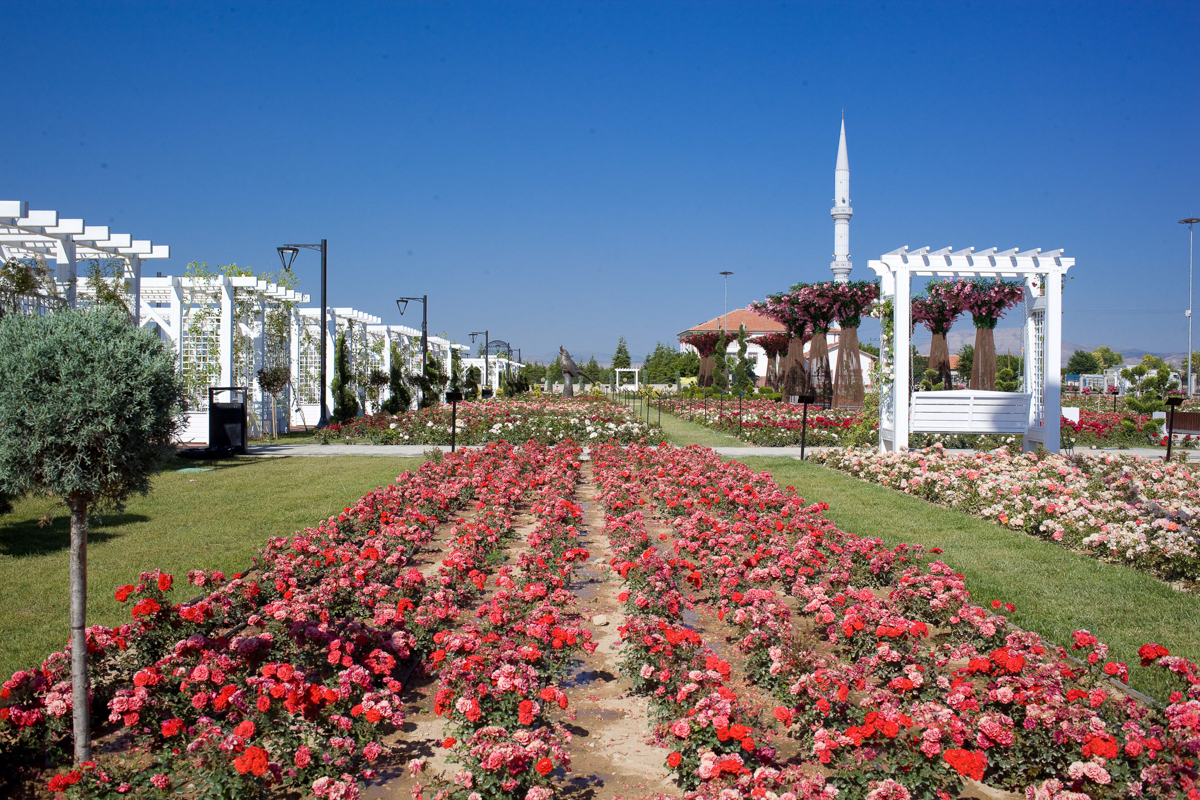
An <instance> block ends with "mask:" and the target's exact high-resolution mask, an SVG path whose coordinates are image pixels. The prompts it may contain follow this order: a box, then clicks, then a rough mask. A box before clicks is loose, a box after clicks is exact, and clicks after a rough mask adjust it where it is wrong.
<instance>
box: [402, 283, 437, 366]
mask: <svg viewBox="0 0 1200 800" xmlns="http://www.w3.org/2000/svg"><path fill="white" fill-rule="evenodd" d="M409 303H420V304H421V373H422V374H424V373H425V362H426V360H427V354H428V353H429V295H427V294H423V295H421V296H420V297H401V298H400V299H399V300H397V301H396V308H398V309H400V316H402V317H403V316H404V310H405V309H406V308H408V304H409Z"/></svg>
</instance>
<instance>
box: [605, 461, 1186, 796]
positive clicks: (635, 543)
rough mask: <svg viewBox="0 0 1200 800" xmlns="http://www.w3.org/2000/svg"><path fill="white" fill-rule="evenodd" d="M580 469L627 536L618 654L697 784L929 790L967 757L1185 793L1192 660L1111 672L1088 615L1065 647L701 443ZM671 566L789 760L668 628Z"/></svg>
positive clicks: (997, 767)
mask: <svg viewBox="0 0 1200 800" xmlns="http://www.w3.org/2000/svg"><path fill="white" fill-rule="evenodd" d="M597 478H598V480H599V481H600V482H601V483H602V485H603V486H604V487H605V491H606V494H605V495H604V497H605V500H606V503H607V504H608V505H609V507H610V508H611V509H612V512H613V513H614V514H620V516H617V517H615V518H614V519H613V520H612V521H610V524H609V528H610V530H612V532H613V536H614V541H615V543H620V542H626V543H627V544H626V545H625V546H624V550H625V555H624V556H622V557H620V559H619V562H618V563H616V564H614V566H616V567H617V568H618V569H619V570H620V572H621V573H622V574H623V575H624V576H625V578H626V580H627V581H628V582H629V584H630V592H629V595H628V603H627V605H628V613H629V614H630V623H629V631H628V633H629V639H628V641H629V645H627V646H629V647H630V648H631V649H630V650H629V652H628V653H627V656H626V658H627V659H629V662H628V663H629V667H628V669H627V672H629V673H630V674H631V676H633V675H636V676H637V678H640V679H641V683H640V684H639V685H638V688H639V689H640V690H642V691H648V692H650V693H651V694H652V695H653V696H655V697H657V698H659V701H658V702H659V706H660V708H661V709H662V711H663V714H664V720H665V725H666V730H667V731H668V732H669V737H668V738H669V739H672V740H673V741H674V742H675V743H676V750H675V752H676V753H679V756H678V757H675V756H671V757H670V758H671V760H672V761H673V762H674V764H673V766H675V767H676V769H677V770H679V771H682V773H683V774H681V776H680V777H681V782H682V783H683V784H684V785H685V786H695V787H696V789H697V792H698V796H704V797H717V796H722V797H723V796H724V795H723V794H721V793H722V792H727V791H732V792H733V794H732V795H730V796H746V795H754V796H762V797H768V798H770V797H773V796H782V797H785V798H787V797H789V794H788V793H789V792H790V793H791V794H790V796H791V797H796V796H803V797H815V796H821V792H825V791H828V788H827V787H828V786H832V787H835V788H837V789H838V790H839V794H838V797H851V798H858V797H867V798H871V800H883V799H884V798H909V797H914V798H943V797H952V796H955V795H957V793H958V792H959V791H960V789H961V785H960V781H961V779H962V778H963V777H972V778H975V779H981V780H983V781H984V782H986V783H989V784H992V785H994V786H998V787H1002V788H1005V789H1008V790H1012V791H1017V792H1023V793H1024V794H1025V795H1026V796H1027V797H1029V798H1031V799H1032V798H1036V799H1037V800H1043V799H1045V800H1049V799H1050V798H1062V799H1063V800H1065V799H1066V798H1080V797H1091V798H1108V797H1114V798H1115V797H1127V796H1131V795H1137V796H1143V795H1144V796H1163V797H1172V796H1185V795H1186V796H1191V795H1193V794H1195V792H1196V783H1195V781H1196V778H1197V764H1196V761H1195V757H1196V753H1197V751H1198V750H1200V677H1198V676H1197V674H1196V669H1195V666H1194V665H1193V664H1191V663H1190V662H1188V661H1187V660H1185V659H1181V658H1173V657H1171V656H1169V654H1167V653H1166V651H1165V649H1164V648H1161V647H1158V646H1156V645H1147V646H1145V647H1143V648H1142V650H1141V655H1142V658H1143V662H1144V663H1146V664H1156V665H1158V666H1160V667H1162V668H1164V669H1166V670H1169V671H1170V672H1172V673H1173V674H1175V675H1176V676H1177V677H1178V679H1179V681H1180V691H1179V692H1176V693H1175V694H1173V695H1172V696H1171V697H1170V698H1169V702H1168V703H1167V704H1166V705H1165V706H1163V707H1147V706H1144V705H1141V704H1139V703H1137V702H1135V701H1134V700H1132V699H1130V698H1128V697H1126V696H1124V695H1122V694H1121V693H1120V691H1119V690H1118V689H1117V688H1115V687H1114V686H1112V685H1110V684H1109V683H1108V682H1107V681H1108V679H1110V678H1113V677H1116V678H1122V677H1123V676H1124V675H1125V673H1126V670H1125V666H1124V665H1123V664H1119V663H1117V662H1112V661H1107V660H1106V659H1105V655H1106V651H1107V648H1106V647H1105V646H1104V645H1103V644H1101V643H1100V642H1098V641H1097V639H1096V638H1095V637H1094V636H1092V635H1091V634H1090V633H1088V632H1086V631H1078V632H1076V634H1075V636H1074V648H1073V649H1075V650H1076V651H1077V652H1078V653H1079V655H1080V656H1081V657H1082V658H1083V661H1082V662H1077V661H1075V660H1073V659H1070V658H1068V653H1066V652H1064V651H1062V650H1060V649H1058V648H1053V647H1048V646H1047V645H1045V644H1044V643H1043V642H1042V641H1041V640H1040V638H1039V637H1038V636H1036V635H1034V634H1029V633H1024V632H1021V631H1018V630H1016V629H1014V628H1012V627H1011V626H1010V625H1009V624H1008V623H1007V621H1006V620H1005V618H1004V617H1003V616H999V615H996V614H993V613H992V612H991V611H989V610H987V609H983V608H979V607H977V606H974V605H972V604H971V603H970V599H969V598H970V596H969V593H968V592H967V590H966V587H965V586H964V584H963V581H962V578H961V576H958V575H956V574H954V573H953V571H952V570H950V569H949V568H947V567H946V566H945V565H944V564H942V563H941V562H938V561H932V562H929V561H926V559H925V554H924V553H923V552H922V551H921V549H920V548H911V547H900V548H896V549H894V550H889V549H887V548H884V547H883V546H882V544H881V543H880V542H879V541H877V540H865V539H861V538H859V537H855V536H852V535H849V534H846V533H844V532H841V531H838V530H837V529H836V528H835V527H833V526H832V525H831V524H830V523H829V522H828V521H826V520H824V519H823V518H822V517H821V516H820V511H821V510H822V507H821V506H819V505H817V506H807V505H806V504H805V503H804V502H803V501H802V500H800V499H799V498H798V497H796V496H795V494H794V493H792V492H790V491H783V490H781V489H780V488H779V487H778V486H775V485H774V484H773V483H772V482H771V481H770V480H769V479H768V477H767V476H764V475H757V474H755V473H753V472H752V471H751V470H749V469H748V468H746V467H744V466H742V465H740V464H736V463H723V462H721V461H720V460H719V459H718V458H716V457H715V456H714V455H712V454H711V453H709V452H707V451H700V450H695V449H689V450H685V451H679V450H674V451H668V450H660V449H649V448H628V450H627V451H620V450H616V449H612V450H607V449H606V450H605V451H604V452H603V453H602V454H600V455H598V456H597ZM645 498H649V499H650V500H651V502H652V503H653V504H654V506H655V507H656V508H657V509H658V513H659V514H660V515H662V516H663V517H664V518H667V519H674V523H673V524H674V525H675V528H676V535H675V537H674V542H673V550H674V553H673V554H671V553H667V554H662V555H660V554H659V553H658V552H657V548H656V547H654V546H652V544H651V543H650V542H649V541H648V540H647V539H646V538H645V534H644V530H640V523H641V514H642V511H641V510H640V509H642V508H644V506H642V505H640V503H643V502H645ZM626 509H631V510H628V511H627V510H626ZM679 586H691V587H693V589H694V590H699V589H700V587H707V588H706V592H707V594H706V596H704V597H701V598H699V599H702V600H706V601H708V602H711V603H715V604H716V605H717V607H718V610H719V614H720V616H721V617H722V618H723V619H724V620H725V622H726V623H727V624H728V625H730V631H731V633H734V634H735V635H736V638H737V640H738V641H739V646H740V649H741V650H742V652H743V653H744V654H745V656H746V659H747V663H746V669H747V673H748V674H749V676H750V677H751V678H752V679H753V680H754V681H755V683H756V684H757V686H758V688H759V689H760V690H761V691H764V692H766V693H767V694H769V695H770V696H771V697H772V698H773V699H774V701H775V702H776V703H778V706H777V707H776V709H775V712H774V715H773V716H774V718H775V722H776V723H778V727H779V730H780V731H781V732H786V734H787V735H788V736H789V737H791V738H793V739H795V740H796V741H797V742H798V743H799V744H800V746H801V747H802V752H804V753H805V754H806V756H805V758H804V760H805V761H806V762H807V763H806V765H805V767H804V769H802V770H801V771H799V772H797V771H796V770H794V769H793V770H792V771H791V772H789V771H787V770H780V766H781V765H779V764H777V763H774V756H775V755H776V753H775V752H773V751H774V748H773V747H772V746H770V745H769V744H768V745H767V746H764V745H763V743H762V742H758V741H754V740H752V741H751V742H750V744H751V745H752V747H746V746H745V742H744V741H743V742H739V743H736V746H734V745H731V742H735V740H736V738H737V737H735V736H734V733H738V734H742V733H750V732H752V731H755V730H758V729H759V728H758V726H757V724H756V721H755V720H753V719H747V718H746V716H745V714H744V708H745V706H744V705H743V704H741V703H739V698H737V697H736V696H733V697H730V696H729V694H730V693H731V692H730V690H729V688H728V687H727V686H726V681H727V676H726V674H725V673H724V671H723V670H722V667H721V663H722V662H721V661H720V660H719V659H717V660H715V661H712V660H710V659H712V658H714V656H713V654H712V653H711V652H705V651H704V649H703V647H702V644H701V643H700V642H698V641H696V637H695V634H693V633H690V632H688V631H686V630H684V629H681V628H680V625H679V611H678V608H679V607H681V605H682V604H684V603H685V602H686V601H684V600H683V599H682V597H681V593H678V591H677V590H678V587H679ZM637 678H635V680H637ZM735 725H736V726H738V727H737V728H736V729H735V727H734V726H735ZM739 747H740V751H741V752H740V753H739V752H738V748H739ZM751 753H753V756H751V755H750V754H751ZM751 759H753V760H757V761H758V762H759V767H758V769H753V770H752V769H751V766H752V763H751ZM668 763H669V764H670V763H671V762H668ZM777 770H778V771H777ZM805 775H806V776H807V777H805ZM821 775H824V776H826V778H825V779H824V780H822V779H821V777H820V776H821ZM823 787H824V788H823Z"/></svg>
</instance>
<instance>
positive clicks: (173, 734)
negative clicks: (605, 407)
mask: <svg viewBox="0 0 1200 800" xmlns="http://www.w3.org/2000/svg"><path fill="white" fill-rule="evenodd" d="M547 458H548V455H547V453H546V452H545V451H544V449H542V448H538V447H531V448H530V447H527V448H521V449H513V448H510V447H501V446H492V447H489V448H488V449H486V450H484V451H475V452H467V453H463V454H460V455H458V456H456V457H455V458H452V459H447V460H446V461H445V462H443V464H442V465H440V466H435V465H433V464H426V465H425V466H424V467H422V469H421V471H420V472H418V473H417V474H416V475H406V476H402V479H404V480H401V479H398V481H397V483H396V484H393V485H391V486H388V487H385V488H383V489H380V490H377V491H375V492H372V493H370V494H368V495H366V496H365V497H363V498H362V499H361V500H360V501H359V502H358V503H356V504H355V505H354V506H353V507H350V508H347V509H346V511H345V512H344V513H343V514H340V515H338V517H336V518H331V519H330V520H328V521H326V522H322V523H321V524H320V525H318V526H317V527H316V528H310V529H307V530H305V531H304V532H302V533H300V534H297V535H296V536H294V537H291V538H286V537H282V538H273V539H271V540H270V541H269V543H268V545H267V547H265V548H264V549H263V550H262V551H261V553H260V556H259V558H258V559H256V564H255V570H254V574H255V575H256V576H257V578H252V577H251V575H245V576H234V578H233V579H232V580H230V581H225V580H224V576H221V575H220V574H214V575H205V574H203V573H193V574H192V575H190V576H189V578H190V579H191V580H192V582H193V583H196V584H197V585H202V586H203V585H209V584H216V588H215V590H213V591H212V592H211V593H210V594H208V595H207V596H205V597H203V598H202V599H200V600H198V601H195V602H189V603H184V604H180V605H172V604H171V603H170V602H169V601H168V600H167V599H166V596H165V594H166V592H167V591H168V590H169V589H170V586H171V578H170V576H166V575H162V574H161V573H158V572H154V573H146V574H144V575H143V576H142V581H141V582H140V583H139V584H137V585H136V586H129V587H123V588H122V589H121V590H120V591H119V592H118V596H119V598H120V599H122V600H133V601H135V602H134V603H133V608H132V615H133V617H134V622H133V623H131V624H127V625H124V626H121V627H120V628H118V629H111V630H110V629H106V628H103V627H100V626H97V627H95V628H93V629H91V631H90V632H89V652H90V661H91V675H92V681H93V697H94V701H93V709H94V711H93V713H97V712H98V711H99V709H100V708H103V707H104V706H105V705H107V707H108V709H109V712H110V720H111V721H112V722H114V723H117V724H121V725H123V726H124V727H125V731H126V733H127V734H128V735H129V741H131V742H132V743H133V752H134V754H135V757H134V758H125V759H115V760H113V761H112V762H111V763H110V764H106V765H104V766H103V767H100V766H93V765H90V764H89V765H84V767H83V768H82V769H76V770H71V771H68V772H64V773H61V774H59V775H57V776H55V778H53V779H52V781H51V788H52V789H56V790H68V791H69V792H70V793H72V794H79V795H82V796H88V797H101V796H128V795H129V793H130V792H135V793H136V792H141V791H143V790H144V791H149V792H151V793H153V791H156V790H163V789H166V788H169V787H172V786H175V785H178V784H181V783H186V782H188V781H194V785H197V786H201V787H206V788H207V789H208V790H209V791H211V792H213V793H214V794H216V793H220V792H224V791H233V792H236V793H237V794H238V796H256V795H258V794H261V793H262V791H264V790H265V789H266V788H267V787H269V786H271V785H276V784H282V785H286V786H296V787H304V788H306V789H309V790H311V791H314V792H315V793H317V794H318V795H319V796H330V797H337V798H340V797H353V796H356V795H357V792H358V786H357V777H358V776H360V775H361V776H362V777H367V778H369V777H371V776H372V774H373V771H372V769H371V762H373V761H375V760H376V759H377V758H378V757H379V756H380V755H381V754H383V753H384V752H385V751H386V748H385V747H384V746H383V745H382V744H380V739H381V738H382V736H383V734H385V733H386V732H388V731H389V730H394V729H395V728H396V726H398V725H399V724H400V723H401V722H402V719H403V718H402V715H401V712H400V702H399V693H400V691H401V690H402V686H401V684H400V683H399V681H398V680H397V676H398V675H399V674H400V673H399V670H400V669H401V666H402V665H403V663H404V662H406V661H411V660H412V659H415V658H419V657H420V656H421V655H422V654H424V653H428V652H430V650H431V649H432V645H433V637H434V636H436V635H437V634H438V632H440V631H442V630H444V629H446V628H448V627H449V626H450V625H451V624H452V623H453V621H454V619H455V618H456V617H457V616H458V614H459V613H460V612H461V609H462V608H463V607H464V606H465V605H466V604H468V603H469V602H470V600H471V598H472V597H473V596H474V594H475V593H477V592H478V591H479V590H480V587H481V585H482V580H483V570H484V569H485V568H486V563H487V557H488V556H489V554H491V553H492V552H494V551H495V549H496V548H497V547H498V546H499V543H500V542H501V541H502V540H503V539H504V538H505V537H506V536H508V535H509V534H510V532H511V530H512V507H513V505H514V503H516V502H517V501H519V500H520V499H521V498H522V497H523V496H524V495H525V494H526V493H528V492H529V491H531V490H533V489H534V488H536V487H537V486H540V485H541V483H542V482H543V480H544V476H543V468H544V467H545V463H546V461H547ZM470 500H474V501H475V512H476V513H475V515H474V517H473V519H471V520H470V521H463V522H460V523H458V525H457V526H456V530H455V532H454V533H455V536H456V538H455V542H454V547H453V549H452V550H451V552H450V553H449V554H448V555H447V556H446V557H445V558H444V559H443V560H442V563H441V565H440V567H439V568H438V570H437V575H436V577H435V578H434V579H433V580H431V581H429V580H427V579H426V578H425V576H423V575H422V574H421V573H420V572H419V571H418V570H416V569H414V568H412V560H413V558H414V557H415V556H416V554H417V552H418V551H419V549H420V548H421V546H422V545H425V544H427V543H429V542H430V541H431V540H432V538H433V536H434V533H435V529H436V526H437V525H438V523H439V522H441V521H443V520H445V519H446V518H448V516H449V514H450V512H451V511H452V510H453V509H454V508H457V507H461V506H462V505H463V504H464V503H466V502H468V501H470ZM66 663H67V657H66V654H65V653H58V654H55V655H53V656H51V657H50V658H49V659H47V661H46V663H45V664H44V665H43V667H42V669H40V670H30V671H22V672H18V673H17V674H16V675H14V676H13V678H12V679H11V680H9V681H6V682H5V684H4V686H3V689H0V702H3V704H4V706H5V707H4V708H3V709H2V710H0V737H3V742H4V753H5V756H6V758H7V759H9V760H11V761H13V762H15V765H17V766H20V765H22V764H29V763H36V758H37V757H39V756H40V754H41V753H42V752H43V751H46V752H55V751H56V748H57V747H58V746H59V745H60V744H61V742H62V739H63V736H64V734H65V726H66V721H67V720H68V719H69V714H70V705H69V704H70V693H69V691H68V690H67V683H66V682H65V677H66V676H65V674H64V670H65V665H66ZM318 754H319V755H318Z"/></svg>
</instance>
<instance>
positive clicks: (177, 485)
mask: <svg viewBox="0 0 1200 800" xmlns="http://www.w3.org/2000/svg"><path fill="white" fill-rule="evenodd" d="M422 463H424V459H423V458H389V457H379V456H334V457H324V458H315V457H313V458H304V457H283V458H254V457H243V458H239V459H233V460H225V461H218V462H202V461H201V462H196V461H193V462H188V461H183V460H176V461H173V462H172V463H171V464H170V465H169V466H168V467H167V468H166V469H164V470H163V471H161V472H159V473H158V474H157V475H155V476H154V479H153V488H152V489H151V491H150V494H148V495H147V496H145V497H134V498H133V499H132V500H131V501H130V502H129V504H128V506H127V507H126V509H125V512H124V513H123V514H102V515H99V516H96V517H93V518H92V519H91V527H90V530H89V535H88V624H89V625H97V624H100V625H108V626H116V625H119V624H121V623H123V622H129V621H131V620H130V616H129V606H128V605H124V604H121V603H118V602H117V601H116V600H115V599H114V597H113V593H114V592H115V591H116V589H117V587H118V586H121V585H123V584H130V583H137V580H138V575H139V574H140V573H142V572H145V571H150V570H152V569H154V568H155V567H160V568H162V569H163V570H164V571H165V572H169V573H171V574H173V575H174V576H175V587H174V589H173V590H172V592H173V593H172V597H173V598H174V599H175V600H176V601H177V602H178V601H181V600H185V599H188V598H191V597H194V596H196V595H197V594H199V593H200V592H201V590H199V589H197V588H196V587H194V586H190V585H188V583H187V573H188V571H189V570H193V569H202V570H214V569H218V570H221V571H222V572H225V573H226V574H232V573H234V572H240V571H243V570H245V569H247V568H248V567H249V566H250V563H251V560H252V559H253V557H254V555H255V553H256V552H257V550H258V548H260V547H262V546H263V545H265V544H266V542H267V539H268V538H270V537H272V536H289V535H291V534H292V533H294V532H296V531H298V530H301V529H302V528H305V527H309V526H313V525H316V524H317V523H319V522H320V521H321V520H323V519H326V518H328V517H329V516H330V515H332V514H336V513H338V512H340V511H342V509H344V508H345V507H346V506H348V505H350V504H351V503H353V502H354V501H355V500H357V499H358V498H359V497H362V496H363V495H364V494H366V493H367V492H369V491H371V490H373V489H375V488H376V487H379V486H383V485H386V484H389V483H392V482H393V481H394V480H395V479H396V477H397V476H398V475H400V474H401V473H403V472H404V471H406V470H413V469H417V468H418V467H420V465H421V464H422ZM188 467H191V468H196V467H199V468H207V467H212V468H213V469H212V471H210V472H179V471H178V470H179V469H181V468H188ZM46 514H52V515H53V522H52V523H51V524H49V525H46V526H44V527H43V526H39V525H38V521H39V520H40V519H41V518H42V517H43V516H45V515H46ZM69 543H70V534H69V529H68V519H67V516H66V509H65V507H63V506H62V505H61V504H59V503H58V501H57V500H55V499H52V498H45V497H30V498H24V499H21V500H19V501H18V502H16V503H14V508H13V513H11V514H7V515H4V516H0V680H5V679H7V678H8V677H9V676H10V675H11V674H12V673H13V672H15V671H16V670H18V669H29V668H33V667H39V666H41V663H42V661H43V660H44V659H45V657H46V656H47V655H49V654H50V653H52V652H54V651H56V650H60V649H62V648H63V647H64V646H65V644H66V641H67V634H68V628H67V611H68V606H69V595H68V580H67V579H68V564H67V556H68V547H69Z"/></svg>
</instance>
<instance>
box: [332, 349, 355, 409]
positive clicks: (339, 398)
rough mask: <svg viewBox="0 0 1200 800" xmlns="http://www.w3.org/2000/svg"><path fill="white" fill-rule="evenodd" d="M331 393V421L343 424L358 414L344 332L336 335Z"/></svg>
mask: <svg viewBox="0 0 1200 800" xmlns="http://www.w3.org/2000/svg"><path fill="white" fill-rule="evenodd" d="M329 389H330V392H329V393H330V394H331V395H333V421H334V422H336V423H338V424H339V425H341V424H345V423H347V422H349V421H350V420H352V419H354V418H355V417H357V416H358V398H357V397H355V396H354V377H353V376H352V375H351V374H350V354H349V353H348V352H347V347H346V334H344V333H339V334H338V337H337V347H336V354H335V355H334V357H333V380H332V381H331V382H330V386H329Z"/></svg>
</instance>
